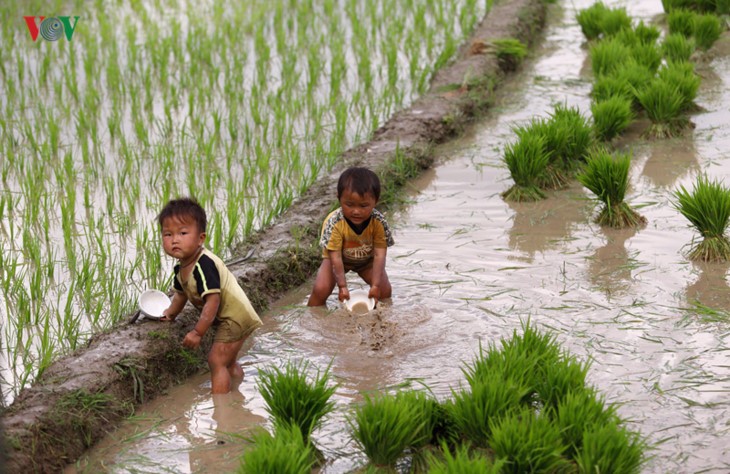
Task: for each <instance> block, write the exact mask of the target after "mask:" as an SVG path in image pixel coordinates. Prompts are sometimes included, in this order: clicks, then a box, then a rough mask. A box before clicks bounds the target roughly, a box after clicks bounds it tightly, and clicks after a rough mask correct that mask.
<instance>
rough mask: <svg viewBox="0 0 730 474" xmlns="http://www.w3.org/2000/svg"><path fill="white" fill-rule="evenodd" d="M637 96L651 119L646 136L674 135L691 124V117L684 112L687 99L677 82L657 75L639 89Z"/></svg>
mask: <svg viewBox="0 0 730 474" xmlns="http://www.w3.org/2000/svg"><path fill="white" fill-rule="evenodd" d="M636 98H637V99H638V100H639V103H640V104H641V107H642V108H643V109H644V110H645V111H646V115H647V117H649V120H651V126H650V127H649V129H648V130H647V131H646V132H645V134H646V136H648V137H652V138H656V137H665V138H668V137H674V136H677V135H680V134H681V133H682V132H683V131H684V130H685V129H686V128H687V127H688V126H689V125H690V122H689V119H688V118H687V117H686V116H684V114H683V112H682V111H683V110H684V107H685V104H686V100H685V97H684V96H683V95H682V91H681V90H680V89H679V86H678V85H677V84H674V83H672V82H669V81H665V80H663V79H661V78H659V77H657V78H655V79H654V80H652V81H651V82H650V83H649V84H647V85H646V87H644V88H643V89H641V90H640V91H637V92H636Z"/></svg>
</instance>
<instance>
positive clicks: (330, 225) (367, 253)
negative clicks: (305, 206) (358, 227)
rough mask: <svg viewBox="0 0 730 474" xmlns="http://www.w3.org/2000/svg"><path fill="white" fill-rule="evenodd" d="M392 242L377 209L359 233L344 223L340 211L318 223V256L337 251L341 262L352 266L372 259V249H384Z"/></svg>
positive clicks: (387, 228)
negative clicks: (319, 229) (339, 252)
mask: <svg viewBox="0 0 730 474" xmlns="http://www.w3.org/2000/svg"><path fill="white" fill-rule="evenodd" d="M394 243H395V242H394V241H393V234H392V232H391V231H390V226H389V225H388V222H387V221H386V220H385V216H383V214H382V213H381V212H380V211H378V210H377V209H373V213H372V215H371V216H370V221H369V222H368V223H367V226H366V227H365V228H364V229H363V230H362V232H360V233H358V232H356V231H355V229H353V228H352V227H351V226H350V224H349V223H348V222H347V220H346V219H345V216H344V215H343V214H342V208H338V209H336V210H334V211H332V212H331V213H330V214H329V215H328V216H327V218H326V219H325V220H324V223H323V224H322V235H321V237H320V239H319V244H320V246H321V247H322V257H324V258H328V257H329V254H328V251H334V252H337V251H341V252H342V261H343V263H344V264H345V265H347V266H352V267H357V266H360V265H363V264H365V263H367V262H368V261H370V260H372V258H373V256H374V250H375V249H376V248H387V247H390V246H391V245H393V244H394Z"/></svg>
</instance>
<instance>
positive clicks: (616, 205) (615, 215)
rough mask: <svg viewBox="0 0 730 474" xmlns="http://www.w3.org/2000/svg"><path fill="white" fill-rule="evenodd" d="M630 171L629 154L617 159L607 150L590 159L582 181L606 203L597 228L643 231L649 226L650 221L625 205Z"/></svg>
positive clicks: (582, 174) (596, 220)
mask: <svg viewBox="0 0 730 474" xmlns="http://www.w3.org/2000/svg"><path fill="white" fill-rule="evenodd" d="M630 167H631V156H630V155H629V154H622V153H620V154H618V155H617V156H615V157H614V156H612V155H611V154H610V153H609V152H607V151H606V150H603V149H598V150H596V151H594V152H593V153H592V154H591V155H590V156H589V157H588V161H587V162H586V166H585V169H584V170H583V172H582V173H580V174H579V175H578V181H579V182H580V183H581V184H582V185H583V186H585V187H586V188H588V189H589V190H590V191H591V192H592V193H593V194H595V195H596V197H597V199H598V200H599V201H601V202H602V203H603V208H602V209H601V212H600V213H599V214H598V216H597V217H596V219H595V222H596V223H597V224H599V225H605V226H608V227H614V228H626V227H641V226H643V225H645V224H646V219H645V218H644V217H643V216H641V215H639V214H638V213H637V212H636V211H634V210H633V209H632V208H631V207H629V205H628V204H626V203H625V202H624V197H625V195H626V189H627V188H628V186H629V168H630Z"/></svg>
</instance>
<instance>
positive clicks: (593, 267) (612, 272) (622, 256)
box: [588, 228, 641, 298]
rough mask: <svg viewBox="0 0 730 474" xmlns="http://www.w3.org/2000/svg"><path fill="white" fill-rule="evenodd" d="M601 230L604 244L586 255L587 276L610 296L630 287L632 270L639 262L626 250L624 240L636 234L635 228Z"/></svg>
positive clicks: (621, 292)
mask: <svg viewBox="0 0 730 474" xmlns="http://www.w3.org/2000/svg"><path fill="white" fill-rule="evenodd" d="M602 231H603V233H604V234H605V236H606V244H605V245H604V246H603V247H599V248H597V249H596V251H595V252H594V253H593V255H592V256H591V257H588V276H589V278H590V281H591V283H592V284H593V285H595V286H597V287H598V288H599V289H601V290H602V291H603V292H604V293H605V294H606V296H607V297H608V298H610V297H611V296H613V295H618V294H623V293H624V292H625V291H627V290H628V289H629V288H630V287H631V280H632V271H633V270H635V269H636V268H637V267H638V266H639V265H641V264H640V263H639V262H638V261H637V260H636V258H635V256H630V255H629V252H628V250H626V241H627V240H629V239H630V238H631V237H633V236H634V235H636V232H637V231H636V229H610V228H603V229H602ZM634 255H635V254H634Z"/></svg>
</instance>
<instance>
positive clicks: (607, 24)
mask: <svg viewBox="0 0 730 474" xmlns="http://www.w3.org/2000/svg"><path fill="white" fill-rule="evenodd" d="M630 28H631V17H630V16H629V14H628V13H627V12H626V8H624V7H620V8H609V9H608V10H607V11H606V12H605V13H604V15H603V19H602V20H601V32H602V33H603V35H604V36H606V37H609V36H614V35H616V34H618V33H619V32H620V31H621V30H624V29H630Z"/></svg>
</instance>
